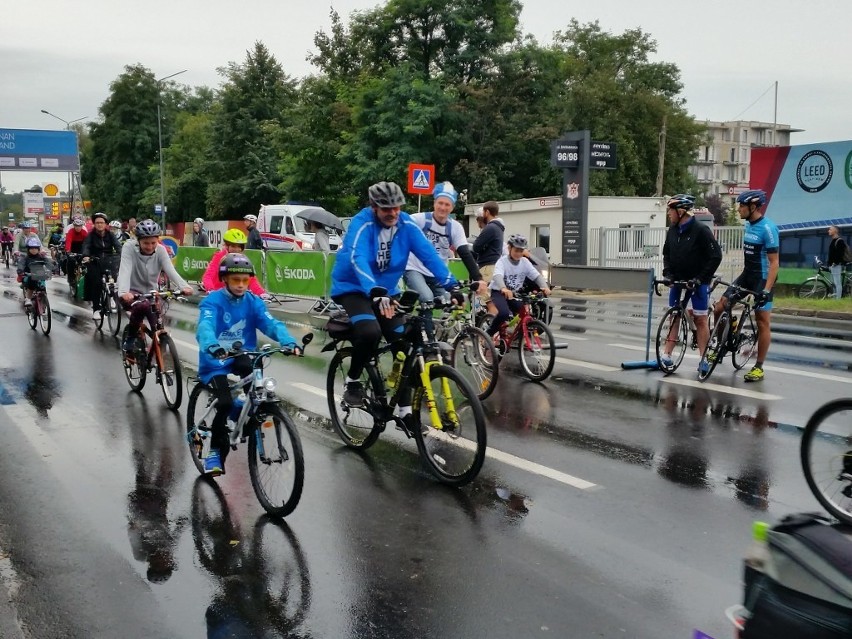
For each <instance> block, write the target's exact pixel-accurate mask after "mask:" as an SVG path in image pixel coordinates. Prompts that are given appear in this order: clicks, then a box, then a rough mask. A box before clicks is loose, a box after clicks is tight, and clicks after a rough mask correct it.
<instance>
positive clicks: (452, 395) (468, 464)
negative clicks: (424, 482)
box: [413, 366, 487, 486]
mask: <svg viewBox="0 0 852 639" xmlns="http://www.w3.org/2000/svg"><path fill="white" fill-rule="evenodd" d="M429 376H430V379H431V382H430V388H431V390H432V393H433V394H434V397H435V405H434V412H433V409H431V408H430V406H429V402H428V401H427V397H426V391H425V389H423V388H422V387H421V388H418V389H417V391H416V392H415V394H414V404H413V410H414V417H415V426H414V437H415V439H416V440H417V446H418V449H419V450H420V454H421V455H422V457H423V459H424V460H425V461H426V465H427V466H428V468H429V470H430V472H431V473H432V474H433V475H435V476H436V477H437V478H438V479H439V480H441V481H442V482H444V483H447V484H452V485H456V486H461V485H463V484H467V483H469V482H470V481H471V480H473V478H474V477H476V475H477V473H479V470H480V468H482V462H483V461H484V460H485V448H486V445H487V443H486V431H485V415H484V413H483V411H482V404H481V403H480V401H479V398H477V396H476V393H475V392H474V390H473V389H472V388H471V387H470V384H468V383H467V381H465V379H464V378H463V377H462V376H461V374H459V372H458V371H456V370H455V369H452V368H450V367H449V366H432V367H431V368H430V369H429ZM436 422H437V423H436Z"/></svg>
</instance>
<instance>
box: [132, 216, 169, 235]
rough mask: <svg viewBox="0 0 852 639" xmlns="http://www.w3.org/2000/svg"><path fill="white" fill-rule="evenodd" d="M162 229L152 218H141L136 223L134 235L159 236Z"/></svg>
mask: <svg viewBox="0 0 852 639" xmlns="http://www.w3.org/2000/svg"><path fill="white" fill-rule="evenodd" d="M162 234H163V231H162V230H161V229H160V225H159V224H157V223H156V222H155V221H154V220H142V221H141V222H139V224H137V225H136V237H137V238H143V237H160V236H161V235H162Z"/></svg>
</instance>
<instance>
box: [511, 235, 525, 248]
mask: <svg viewBox="0 0 852 639" xmlns="http://www.w3.org/2000/svg"><path fill="white" fill-rule="evenodd" d="M527 244H528V243H527V238H526V237H525V236H523V235H521V234H520V233H515V234H514V235H510V236H509V246H514V247H515V248H519V249H524V250H526V248H527Z"/></svg>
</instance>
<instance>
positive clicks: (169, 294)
mask: <svg viewBox="0 0 852 639" xmlns="http://www.w3.org/2000/svg"><path fill="white" fill-rule="evenodd" d="M158 297H161V298H163V299H174V300H177V301H178V302H185V301H186V300H187V298H186V297H184V296H183V295H181V294H180V292H179V291H155V290H152V291H151V292H150V293H134V294H133V301H132V302H131V303H130V305H131V306H135V305H136V304H138V303H140V302H145V301H148V302H150V301H151V300H154V299H156V298H158Z"/></svg>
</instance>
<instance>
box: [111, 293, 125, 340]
mask: <svg viewBox="0 0 852 639" xmlns="http://www.w3.org/2000/svg"><path fill="white" fill-rule="evenodd" d="M110 301H112V302H113V303H115V312H114V313H113V312H112V310H110V311H109V312H108V314H107V326H109V332H110V334H111V335H112V336H113V337H115V336H116V335H118V331H120V330H121V316H122V314H123V313H124V310H123V309H122V306H121V300H119V299H118V294H117V293H112V294H109V293H108V294H107V308H108V309H109V303H110Z"/></svg>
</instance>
